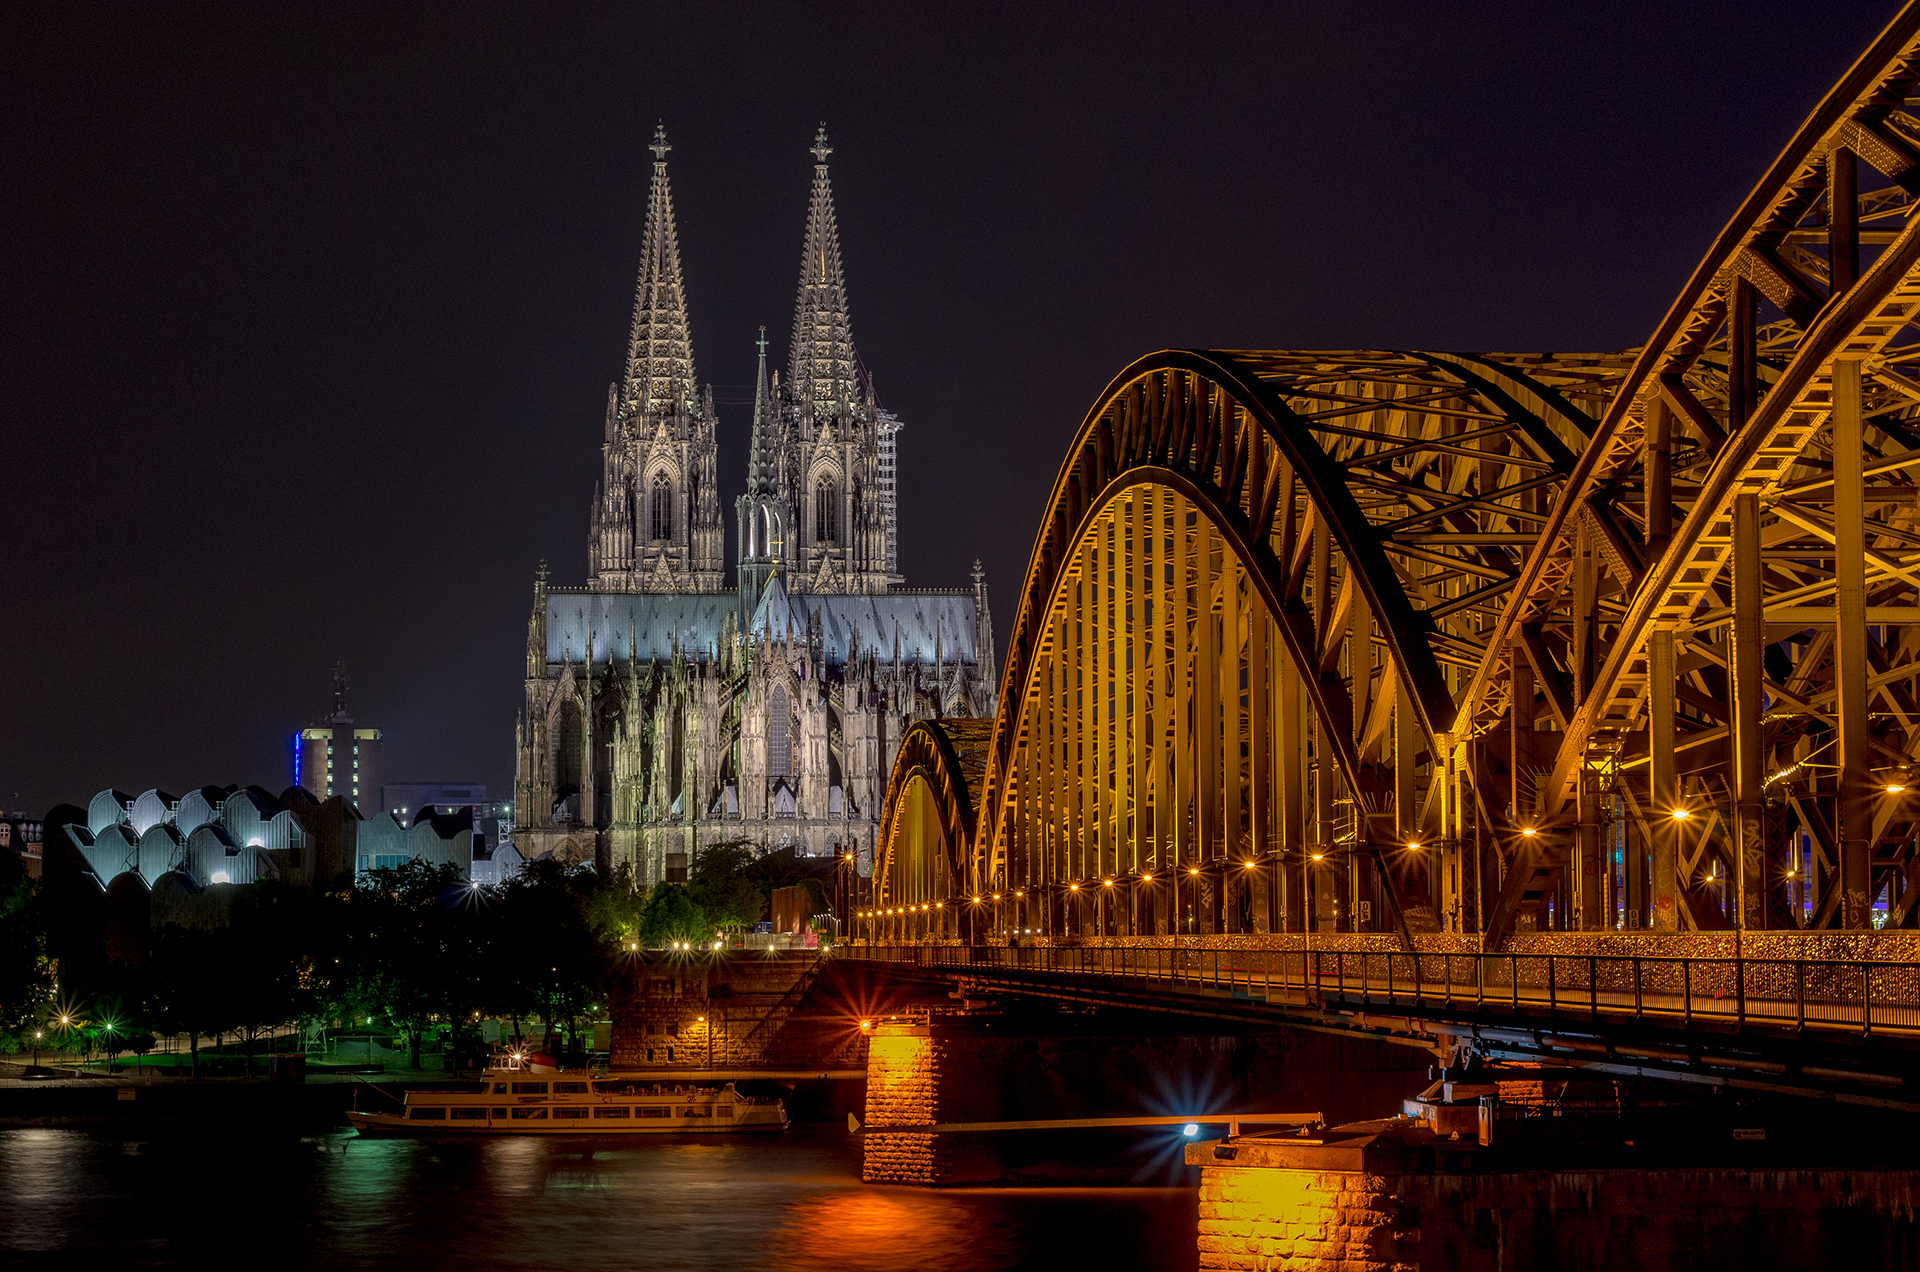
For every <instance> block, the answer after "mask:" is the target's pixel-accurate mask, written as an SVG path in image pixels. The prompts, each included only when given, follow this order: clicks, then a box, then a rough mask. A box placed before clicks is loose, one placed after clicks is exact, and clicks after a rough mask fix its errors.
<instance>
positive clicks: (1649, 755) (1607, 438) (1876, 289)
mask: <svg viewBox="0 0 1920 1272" xmlns="http://www.w3.org/2000/svg"><path fill="white" fill-rule="evenodd" d="M1917 193H1920V9H1916V8H1915V7H1914V6H1909V7H1908V8H1907V9H1905V10H1903V11H1902V13H1901V14H1900V15H1899V16H1898V17H1897V18H1896V19H1895V20H1894V22H1893V23H1892V24H1891V25H1890V26H1889V27H1888V28H1887V30H1886V31H1885V32H1884V33H1883V34H1882V35H1881V36H1880V37H1879V38H1878V39H1877V40H1876V41H1875V43H1874V44H1873V45H1872V46H1871V47H1870V48H1869V49H1868V50H1867V51H1866V53H1864V54H1863V55H1862V57H1861V59H1860V60H1859V62H1857V63H1856V64H1855V66H1854V67H1853V68H1851V69H1850V70H1849V71H1848V73H1847V74H1846V76H1845V77H1843V78H1842V80H1841V82H1840V83H1839V84H1838V85H1837V86H1836V87H1835V88H1834V90H1833V91H1832V92H1831V93H1830V94H1829V95H1828V97H1827V98H1826V100H1825V101H1823V102H1822V103H1821V105H1820V106H1819V107H1818V108H1817V109H1816V110H1815V111H1814V113H1813V114H1812V116H1811V117H1810V118H1809V119H1808V121H1807V123H1806V124H1805V125H1804V126H1803V127H1802V128H1801V130H1800V131H1799V133H1798V134H1797V135H1796V136H1795V138H1794V139H1793V141H1792V142H1791V143H1790V144H1789V145H1788V147H1787V148H1786V150H1785V151H1784V152H1783V153H1782V155H1781V157H1780V158H1779V159H1778V160H1777V161H1776V162H1775V163H1774V165H1773V166H1772V167H1771V168H1770V169H1769V170H1768V172H1767V174H1766V175H1765V176H1764V177H1763V179H1762V180H1761V182H1760V183H1759V185H1758V186H1757V187H1756V189H1755V190H1754V192H1753V193H1752V194H1751V195H1750V196H1749V197H1748V199H1747V200H1746V201H1745V203H1744V204H1743V205H1742V206H1741V208H1740V209H1739V211H1738V212H1737V213H1736V214H1735V216H1734V217H1733V219H1732V221H1731V222H1730V223H1729V225H1728V227H1727V228H1726V229H1725V230H1724V231H1723V232H1722V233H1721V235H1720V236H1719V237H1718V238H1717V239H1716V241H1715V242H1714V244H1713V246H1712V248H1711V250H1710V251H1709V252H1708V254H1707V256H1706V257H1705V259H1704V260H1703V261H1702V263H1701V264H1700V266H1699V267H1698V269H1696V271H1695V272H1694V274H1693V276H1692V277H1691V279H1690V280H1689V282H1688V283H1687V286H1686V287H1685V289H1683V291H1682V292H1681V294H1680V296H1679V298H1678V299H1677V300H1676V301H1675V303H1674V305H1673V307H1672V308H1671V309H1670V311H1669V312H1668V314H1667V315H1666V317H1665V318H1664V319H1663V321H1662V322H1661V324H1660V325H1659V327H1658V328H1657V329H1656V330H1655V331H1654V333H1653V335H1652V337H1651V338H1650V339H1649V341H1648V342H1647V344H1646V345H1644V346H1642V347H1640V348H1638V349H1634V350H1629V351H1626V352H1624V353H1621V354H1617V355H1584V356H1573V355H1481V356H1466V355H1448V354H1432V353H1428V354H1419V353H1390V352H1387V353H1383V352H1340V353H1324V352H1289V351H1248V350H1236V351H1196V350H1186V351H1168V352H1164V353H1159V354H1155V355H1152V356H1150V357H1147V358H1143V359H1141V360H1140V361H1139V362H1136V363H1135V364H1133V365H1132V366H1130V367H1128V368H1127V369H1126V370H1125V371H1123V372H1122V373H1121V374H1120V375H1119V376H1118V377H1116V379H1115V380H1114V381H1113V383H1112V384H1111V385H1109V386H1108V388H1107V390H1106V391H1105V392H1104V393H1103V394H1102V395H1101V397H1100V398H1099V399H1098V400H1097V401H1096V403H1095V404H1094V406H1093V408H1092V410H1091V411H1090V412H1089V413H1088V415H1087V417H1086V420H1085V422H1084V423H1083V425H1082V426H1081V428H1080V430H1079V432H1078V433H1077V434H1076V436H1075V439H1074V442H1073V445H1072V447H1071V449H1070V450H1069V452H1068V455H1067V458H1066V461H1065V463H1064V464H1063V467H1062V469H1061V472H1060V475H1059V477H1058V479H1057V481H1056V483H1055V486H1054V489H1053V492H1052V495H1051V497H1050V499H1049V502H1048V507H1047V511H1046V515H1045V517H1044V519H1043V521H1042V523H1041V529H1040V532H1039V535H1038V537H1037V540H1036V544H1035V547H1034V551H1033V554H1032V557H1031V559H1030V562H1029V567H1028V572H1027V578H1026V581H1025V586H1024V589H1023V592H1022V595H1021V598H1020V607H1019V612H1018V615H1017V617H1016V620H1015V624H1014V627H1013V631H1012V633H1011V637H1010V647H1009V650H1008V656H1007V658H1006V660H1005V663H1004V671H1003V681H1002V689H1001V693H1000V698H999V702H1000V714H999V716H998V717H997V719H996V721H995V724H994V728H993V732H992V739H991V744H990V746H989V747H988V748H987V753H986V758H985V772H984V789H983V792H982V794H981V797H980V799H979V800H978V801H977V802H976V803H974V804H973V805H971V807H977V808H978V810H979V811H978V816H977V819H976V821H975V824H974V826H973V829H972V830H971V831H970V832H968V838H969V842H968V843H967V844H965V845H964V848H960V847H956V848H955V849H954V851H955V852H956V853H958V854H959V857H960V858H961V859H962V861H963V864H961V866H960V867H959V871H958V872H959V874H960V875H962V876H964V880H965V884H964V889H963V890H964V891H968V892H978V891H984V890H989V889H992V890H1009V895H1011V891H1015V890H1017V891H1020V892H1023V893H1025V894H1027V899H1026V901H1025V908H1024V909H1022V910H1020V911H1019V912H1018V913H1017V914H1016V916H1015V917H1013V918H1011V919H1005V920H996V930H997V929H998V928H1000V927H1006V926H1014V927H1018V928H1021V929H1022V930H1025V931H1033V930H1035V929H1039V930H1042V931H1045V932H1049V933H1052V934H1054V935H1071V934H1087V933H1092V932H1101V933H1107V934H1122V933H1129V932H1130V933H1137V934H1145V933H1148V932H1156V933H1161V932H1167V931H1172V930H1182V931H1195V930H1211V931H1218V932H1224V931H1233V930H1243V929H1252V930H1260V929H1265V930H1278V929H1292V930H1299V929H1300V928H1301V927H1303V926H1307V925H1312V926H1314V927H1322V928H1324V927H1326V926H1329V925H1334V926H1337V927H1339V928H1340V929H1342V930H1364V929H1366V928H1368V927H1369V926H1371V927H1373V928H1376V929H1388V930H1393V929H1397V930H1398V931H1400V932H1401V933H1402V934H1403V935H1405V936H1409V937H1410V936H1411V935H1412V934H1413V933H1414V931H1415V930H1417V929H1420V928H1445V929H1453V930H1461V931H1467V932H1474V931H1479V932H1485V933H1487V934H1489V935H1490V936H1492V937H1493V938H1495V939H1499V938H1504V937H1505V936H1506V935H1507V934H1509V933H1511V932H1513V931H1515V930H1516V929H1523V928H1528V927H1549V926H1550V927H1558V928H1576V927H1584V928H1589V929H1612V928H1618V927H1626V928H1633V927H1645V928H1651V929H1654V930H1681V929H1685V928H1712V927H1720V926H1727V925H1737V926H1741V927H1747V928H1764V927H1789V928H1792V927H1823V926H1839V927H1844V928H1852V929H1860V928H1864V927H1866V926H1868V925H1869V923H1870V922H1872V921H1874V920H1873V918H1872V906H1873V903H1874V901H1875V898H1876V897H1884V898H1885V901H1884V905H1883V906H1882V909H1881V921H1884V922H1885V923H1888V924H1891V925H1895V926H1902V925H1905V926H1912V925H1914V924H1915V923H1916V922H1920V874H1916V873H1915V872H1914V867H1915V864H1916V861H1915V852H1914V840H1915V836H1916V833H1920V597H1916V595H1915V591H1916V588H1920V488H1917V487H1916V485H1915V483H1914V480H1913V479H1912V477H1911V475H1910V474H1911V473H1912V472H1913V471H1914V470H1915V469H1916V468H1920V418H1917V417H1920V332H1917V331H1916V329H1915V327H1914V325H1913V324H1912V321H1911V320H1912V319H1913V318H1914V317H1915V315H1916V311H1920V223H1917V222H1916V218H1914V217H1913V215H1912V213H1913V212H1914V210H1915V207H1916V197H1915V196H1916V194H1917ZM923 788H924V789H929V790H930V789H932V788H931V787H930V786H926V785H925V784H924V783H923ZM891 798H892V796H891V795H890V799H891ZM1676 814H1678V815H1676ZM940 816H941V817H945V820H946V821H948V822H952V821H954V819H953V818H952V817H951V816H948V815H946V814H941V815H940ZM935 820H940V818H939V817H936V818H935ZM943 824H944V823H943ZM955 824H958V823H957V822H955ZM1409 845H1417V846H1413V847H1409ZM1183 880H1184V881H1187V882H1186V883H1185V887H1186V889H1187V891H1186V892H1185V894H1184V895H1183V894H1182V893H1181V891H1180V889H1179V887H1177V886H1175V885H1176V884H1177V883H1179V882H1180V881H1183ZM1116 890H1117V891H1116ZM1122 894H1124V896H1125V900H1124V902H1119V901H1117V900H1116V898H1118V897H1119V896H1121V895H1122ZM1110 902H1111V904H1109V903H1110ZM1368 907H1373V908H1374V911H1375V912H1374V913H1371V914H1369V913H1367V908H1368ZM1121 915H1124V916H1125V918H1124V922H1123V920H1122V918H1121V917H1120V916H1121ZM1143 916H1144V917H1143Z"/></svg>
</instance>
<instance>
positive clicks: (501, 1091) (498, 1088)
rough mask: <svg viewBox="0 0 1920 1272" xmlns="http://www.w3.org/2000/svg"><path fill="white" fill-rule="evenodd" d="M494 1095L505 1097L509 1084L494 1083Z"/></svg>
mask: <svg viewBox="0 0 1920 1272" xmlns="http://www.w3.org/2000/svg"><path fill="white" fill-rule="evenodd" d="M493 1093H494V1094H495V1095H505V1094H506V1093H507V1084H506V1083H504V1082H496V1083H494V1084H493Z"/></svg>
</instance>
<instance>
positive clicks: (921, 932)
mask: <svg viewBox="0 0 1920 1272" xmlns="http://www.w3.org/2000/svg"><path fill="white" fill-rule="evenodd" d="M992 732H993V722H992V721H991V720H956V719H936V720H922V721H919V722H917V723H915V724H914V725H912V726H911V727H909V728H908V729H907V731H906V733H905V734H903V735H902V736H901V738H900V749H899V751H898V752H897V753H896V754H895V755H894V761H893V770H892V772H891V773H890V774H889V775H888V778H887V795H886V803H885V805H884V807H883V808H882V809H881V812H880V834H879V836H878V839H877V847H876V851H875V856H874V863H873V884H872V889H871V897H872V899H871V901H870V903H869V904H867V905H864V906H858V907H856V908H857V909H858V911H859V913H858V914H856V916H855V919H856V926H855V928H854V931H855V932H857V933H860V934H862V935H865V936H867V937H869V938H870V939H878V940H902V939H926V938H933V939H946V938H953V937H958V936H962V935H966V936H971V935H973V934H974V932H975V929H976V927H977V926H978V924H977V922H976V920H977V919H978V918H979V917H980V911H979V909H978V908H977V907H979V906H981V905H983V904H985V898H982V899H981V900H980V901H975V900H973V897H972V895H971V893H970V891H969V889H970V886H971V883H972V880H971V871H970V869H969V861H968V857H969V854H970V853H971V851H972V847H973V841H974V834H975V829H976V825H977V820H978V819H977V817H976V815H975V810H976V808H977V807H978V801H979V798H980V790H981V784H982V777H983V775H984V773H985V771H986V751H987V745H988V743H989V741H990V740H991V737H992Z"/></svg>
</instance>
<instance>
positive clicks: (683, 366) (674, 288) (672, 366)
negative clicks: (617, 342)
mask: <svg viewBox="0 0 1920 1272" xmlns="http://www.w3.org/2000/svg"><path fill="white" fill-rule="evenodd" d="M649 149H651V150H652V151H653V188H652V190H651V191H650V192H649V194H648V195H647V225H646V231H645V234H644V236H643V238H642V243H641V250H640V281H639V283H638V285H637V286H636V287H635V289H634V297H633V332H632V334H631V336H630V337H629V338H628V341H627V373H626V378H625V381H624V382H623V384H622V385H621V390H620V414H621V416H622V417H623V418H625V419H633V418H635V417H636V416H643V415H644V416H653V417H656V418H658V417H662V416H671V415H675V414H678V413H680V412H682V411H689V412H690V411H692V410H694V409H695V404H696V402H697V398H696V396H695V390H694V374H693V335H692V332H691V330H690V327H689V324H688V320H687V299H686V290H685V287H684V286H683V285H682V281H681V273H680V236H679V231H678V229H677V228H676V227H675V225H674V219H673V188H672V186H671V185H670V184H669V183H668V181H667V151H669V150H671V149H672V147H671V146H669V145H668V144H667V129H666V125H665V124H661V125H659V126H658V127H656V128H655V129H654V133H653V144H652V145H651V146H650V147H649Z"/></svg>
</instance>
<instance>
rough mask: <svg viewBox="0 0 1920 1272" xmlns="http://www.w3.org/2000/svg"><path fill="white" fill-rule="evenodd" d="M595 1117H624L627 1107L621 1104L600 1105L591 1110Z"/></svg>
mask: <svg viewBox="0 0 1920 1272" xmlns="http://www.w3.org/2000/svg"><path fill="white" fill-rule="evenodd" d="M593 1115H594V1116H595V1117H626V1116H627V1108H626V1106H625V1105H623V1104H616V1105H602V1106H601V1107H600V1108H597V1109H595V1110H594V1111H593Z"/></svg>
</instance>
